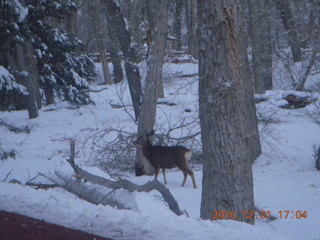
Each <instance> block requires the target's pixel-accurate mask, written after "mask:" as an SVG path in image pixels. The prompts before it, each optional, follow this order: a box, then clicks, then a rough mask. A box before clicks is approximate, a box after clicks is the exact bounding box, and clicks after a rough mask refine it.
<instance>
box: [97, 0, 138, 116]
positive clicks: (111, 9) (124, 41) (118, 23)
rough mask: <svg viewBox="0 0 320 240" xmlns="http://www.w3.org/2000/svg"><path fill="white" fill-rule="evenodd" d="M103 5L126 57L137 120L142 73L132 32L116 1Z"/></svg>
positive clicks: (106, 2) (109, 0)
mask: <svg viewBox="0 0 320 240" xmlns="http://www.w3.org/2000/svg"><path fill="white" fill-rule="evenodd" d="M100 2H101V4H102V5H103V6H104V7H105V10H106V11H105V16H106V18H107V20H108V23H109V24H110V27H111V28H113V29H114V31H113V32H114V33H116V34H117V39H118V40H119V44H120V47H121V50H122V52H123V57H124V66H125V70H126V74H127V79H128V83H129V89H130V94H131V99H132V104H133V109H134V113H135V118H136V120H137V119H138V118H139V114H140V98H141V95H142V90H141V82H140V72H139V68H138V66H137V65H136V64H137V55H136V53H135V50H134V48H133V47H132V44H131V43H132V42H131V36H130V32H129V31H128V29H127V26H126V23H125V20H124V17H123V14H122V11H121V8H120V7H119V6H118V5H117V4H116V2H115V1H114V0H100Z"/></svg>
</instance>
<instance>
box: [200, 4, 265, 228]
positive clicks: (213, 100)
mask: <svg viewBox="0 0 320 240" xmlns="http://www.w3.org/2000/svg"><path fill="white" fill-rule="evenodd" d="M198 4H199V5H198V15H199V24H200V49H201V51H200V59H199V108H200V109H199V111H200V126H201V138H202V145H203V180H202V199H201V209H200V216H201V218H203V219H211V217H212V213H211V212H212V211H213V210H217V211H228V212H231V211H235V212H236V213H237V217H238V218H237V220H239V221H244V222H248V223H251V224H254V217H253V218H248V217H246V216H245V215H244V212H245V211H247V212H249V211H254V200H253V177H252V162H253V160H254V159H255V158H256V157H257V156H258V155H259V151H258V149H259V148H260V142H259V134H258V128H257V121H256V113H255V106H254V96H253V86H252V83H251V78H250V75H249V74H248V59H247V55H246V54H247V53H246V48H245V41H244V40H243V39H244V36H243V11H242V8H241V7H242V4H240V1H237V0H218V1H217V0H199V1H198ZM253 140H254V141H253ZM252 149H254V150H252Z"/></svg>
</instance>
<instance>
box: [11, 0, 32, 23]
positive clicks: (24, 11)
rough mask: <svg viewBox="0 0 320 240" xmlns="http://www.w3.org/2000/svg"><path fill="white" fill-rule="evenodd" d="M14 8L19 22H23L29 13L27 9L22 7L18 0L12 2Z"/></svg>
mask: <svg viewBox="0 0 320 240" xmlns="http://www.w3.org/2000/svg"><path fill="white" fill-rule="evenodd" d="M13 2H14V4H15V6H16V12H17V13H18V14H19V22H23V21H24V19H25V18H26V16H27V15H28V13H29V10H28V8H27V7H23V6H22V5H21V3H20V2H19V1H18V0H14V1H13Z"/></svg>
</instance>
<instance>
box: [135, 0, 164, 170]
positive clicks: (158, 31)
mask: <svg viewBox="0 0 320 240" xmlns="http://www.w3.org/2000/svg"><path fill="white" fill-rule="evenodd" d="M152 5H153V8H154V9H155V10H157V11H155V13H156V15H155V21H154V28H153V29H152V30H153V31H152V39H153V41H152V44H151V48H150V54H149V57H148V60H147V67H148V69H147V75H146V79H145V87H144V92H143V95H142V101H141V107H140V116H139V120H138V136H140V135H142V134H144V133H145V131H146V132H150V131H151V130H153V128H154V125H155V119H156V107H157V88H158V84H157V83H158V82H159V81H160V79H161V78H162V65H163V62H164V55H165V49H166V42H167V28H168V1H167V0H156V1H153V2H152ZM135 167H136V175H137V176H139V175H140V174H142V173H144V174H148V175H150V174H153V167H152V165H151V164H150V163H149V161H148V160H147V159H146V158H144V156H143V154H142V153H141V150H140V149H139V150H138V154H137V159H136V164H135ZM142 169H144V170H142Z"/></svg>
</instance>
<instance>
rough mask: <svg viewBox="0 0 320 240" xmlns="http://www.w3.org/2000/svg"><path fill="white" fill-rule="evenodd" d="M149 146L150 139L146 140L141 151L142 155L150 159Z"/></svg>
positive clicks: (150, 146)
mask: <svg viewBox="0 0 320 240" xmlns="http://www.w3.org/2000/svg"><path fill="white" fill-rule="evenodd" d="M151 148H152V145H151V142H150V140H148V141H147V143H146V145H144V146H143V147H142V149H141V150H142V153H143V155H144V156H145V157H146V158H147V159H148V160H149V161H150V160H151V158H152V152H151Z"/></svg>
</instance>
